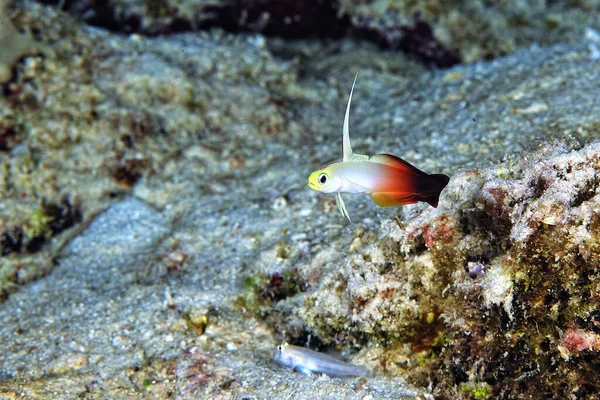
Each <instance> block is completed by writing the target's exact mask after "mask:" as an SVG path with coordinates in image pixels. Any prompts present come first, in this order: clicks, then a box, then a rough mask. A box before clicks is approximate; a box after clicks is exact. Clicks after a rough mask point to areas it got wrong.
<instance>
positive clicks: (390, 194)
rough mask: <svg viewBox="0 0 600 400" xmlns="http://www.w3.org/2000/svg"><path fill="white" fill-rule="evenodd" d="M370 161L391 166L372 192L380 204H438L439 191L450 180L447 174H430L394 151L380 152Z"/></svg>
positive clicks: (383, 205)
mask: <svg viewBox="0 0 600 400" xmlns="http://www.w3.org/2000/svg"><path fill="white" fill-rule="evenodd" d="M371 160H372V161H374V162H378V163H382V164H385V165H386V166H388V167H391V168H390V169H389V170H387V171H386V173H385V177H384V178H382V179H381V184H380V185H378V186H379V187H378V188H377V189H376V190H374V191H373V192H372V193H371V198H372V199H373V201H374V202H375V203H376V204H377V205H378V206H381V207H391V206H403V205H406V204H413V203H417V202H419V201H423V202H426V203H428V204H429V205H431V206H432V207H437V205H438V202H439V198H440V193H441V192H442V190H443V189H444V188H445V187H446V185H447V184H448V182H449V181H450V178H449V177H448V176H447V175H444V174H431V175H430V174H427V173H425V172H423V171H421V170H420V169H418V168H417V167H415V166H414V165H412V164H410V163H409V162H407V161H405V160H403V159H401V158H399V157H396V156H393V155H391V154H378V155H377V156H374V157H373V158H372V159H371Z"/></svg>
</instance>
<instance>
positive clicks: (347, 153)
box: [342, 72, 358, 161]
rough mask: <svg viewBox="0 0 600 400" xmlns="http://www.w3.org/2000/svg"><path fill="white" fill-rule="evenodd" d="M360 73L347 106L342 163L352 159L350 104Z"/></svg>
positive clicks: (353, 83) (351, 90)
mask: <svg viewBox="0 0 600 400" xmlns="http://www.w3.org/2000/svg"><path fill="white" fill-rule="evenodd" d="M357 77H358V72H357V73H356V75H355V76H354V82H352V89H350V97H348V105H347V106H346V115H345V116H344V128H343V129H342V131H343V133H342V161H349V160H350V159H352V154H353V153H352V145H351V144H350V129H349V127H348V120H349V119H350V103H352V93H354V85H355V84H356V78H357Z"/></svg>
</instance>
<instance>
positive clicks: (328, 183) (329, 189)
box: [308, 167, 342, 193]
mask: <svg viewBox="0 0 600 400" xmlns="http://www.w3.org/2000/svg"><path fill="white" fill-rule="evenodd" d="M341 186H342V180H341V179H340V177H338V176H336V175H335V174H334V173H333V170H332V168H331V167H325V168H323V169H318V170H316V171H313V173H312V174H310V176H309V177H308V187H309V188H311V189H312V190H316V191H317V192H323V193H333V192H337V191H338V189H339V188H340V187H341Z"/></svg>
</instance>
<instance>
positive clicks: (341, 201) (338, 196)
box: [335, 192, 352, 221]
mask: <svg viewBox="0 0 600 400" xmlns="http://www.w3.org/2000/svg"><path fill="white" fill-rule="evenodd" d="M335 201H336V203H337V207H338V210H340V213H341V214H342V217H346V218H348V221H352V220H351V219H350V215H348V210H347V209H346V204H345V203H344V199H343V198H342V194H341V193H339V192H338V193H336V195H335Z"/></svg>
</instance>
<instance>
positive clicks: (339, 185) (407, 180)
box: [308, 74, 450, 220]
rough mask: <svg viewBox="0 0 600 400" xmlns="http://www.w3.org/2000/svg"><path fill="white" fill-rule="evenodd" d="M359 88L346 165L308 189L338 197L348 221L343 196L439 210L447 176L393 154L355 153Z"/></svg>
mask: <svg viewBox="0 0 600 400" xmlns="http://www.w3.org/2000/svg"><path fill="white" fill-rule="evenodd" d="M357 75H358V74H357ZM355 84H356V77H355V78H354V83H353V84H352V90H350V97H349V98H348V105H347V106H346V115H345V117H344V127H343V134H342V161H339V162H336V163H333V164H330V165H328V166H326V167H325V168H322V169H319V170H316V171H314V172H313V173H311V174H310V176H309V177H308V187H310V188H311V189H313V190H316V191H319V192H323V193H336V202H337V206H338V209H339V210H340V213H341V214H342V216H344V217H346V218H348V220H350V216H349V215H348V210H347V209H346V205H345V204H344V200H343V199H342V195H341V193H370V194H371V199H372V200H373V201H374V202H375V204H377V205H379V206H381V207H390V206H403V205H406V204H412V203H416V202H419V201H424V202H426V203H428V204H429V205H431V206H432V207H437V205H438V201H439V197H440V193H441V191H442V190H443V189H444V188H445V187H446V185H447V184H448V182H449V181H450V178H449V177H448V176H447V175H444V174H427V173H425V172H423V171H421V170H420V169H418V168H417V167H415V166H414V165H412V164H410V163H409V162H407V161H405V160H403V159H401V158H399V157H396V156H393V155H391V154H376V155H374V156H371V157H369V156H366V155H362V154H354V153H353V152H352V146H351V145H350V132H349V128H348V120H349V119H350V103H351V102H352V93H353V92H354V85H355Z"/></svg>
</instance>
